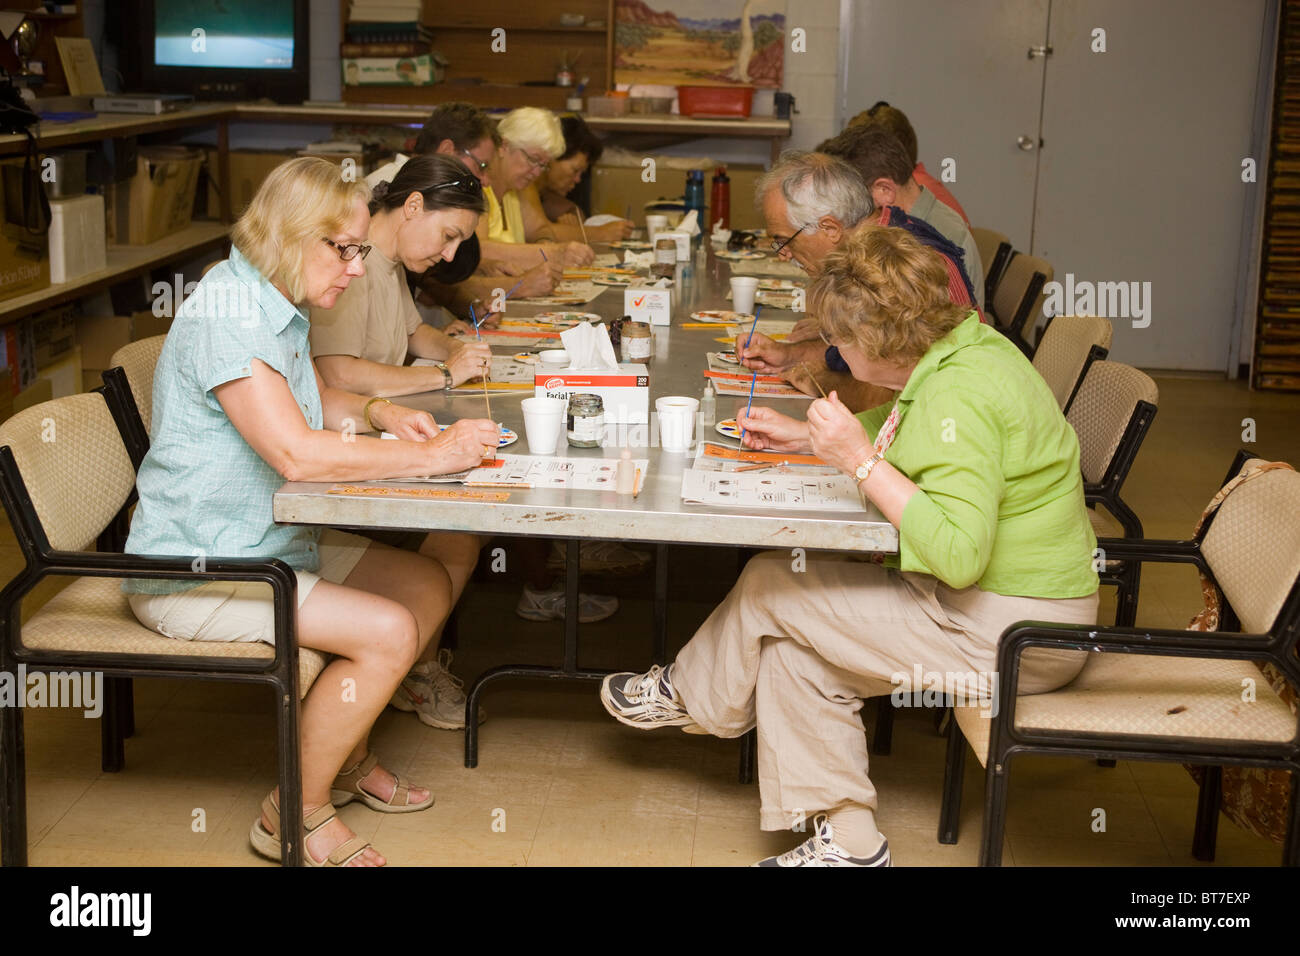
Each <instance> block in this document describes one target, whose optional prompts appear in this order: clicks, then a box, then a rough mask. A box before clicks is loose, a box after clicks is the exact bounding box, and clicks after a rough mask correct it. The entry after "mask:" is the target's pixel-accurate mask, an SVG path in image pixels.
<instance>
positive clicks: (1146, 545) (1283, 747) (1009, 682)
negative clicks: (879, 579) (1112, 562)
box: [939, 451, 1300, 866]
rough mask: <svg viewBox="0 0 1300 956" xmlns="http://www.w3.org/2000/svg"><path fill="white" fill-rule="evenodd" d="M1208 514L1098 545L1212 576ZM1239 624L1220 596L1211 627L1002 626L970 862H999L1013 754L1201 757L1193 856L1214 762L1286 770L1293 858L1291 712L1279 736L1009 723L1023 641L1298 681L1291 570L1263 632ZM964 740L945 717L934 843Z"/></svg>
mask: <svg viewBox="0 0 1300 956" xmlns="http://www.w3.org/2000/svg"><path fill="white" fill-rule="evenodd" d="M1250 457H1254V456H1253V455H1250V454H1249V453H1247V452H1245V451H1243V452H1240V453H1238V455H1237V459H1236V461H1235V462H1234V464H1233V467H1232V468H1231V469H1230V470H1229V472H1228V475H1227V477H1226V478H1225V479H1224V481H1223V484H1227V482H1228V481H1229V480H1230V479H1231V478H1232V477H1233V476H1235V475H1236V474H1237V473H1238V472H1239V471H1240V470H1241V466H1242V465H1243V464H1244V463H1245V461H1246V460H1247V459H1248V458H1250ZM1213 521H1214V516H1211V518H1210V520H1209V521H1207V522H1206V523H1205V526H1204V527H1203V528H1202V529H1201V531H1200V533H1199V534H1198V535H1197V536H1196V537H1195V538H1194V539H1193V540H1190V541H1164V540H1152V541H1129V540H1126V539H1112V540H1111V541H1109V542H1108V544H1109V545H1110V547H1111V548H1113V549H1114V550H1115V552H1116V553H1118V554H1119V555H1121V556H1122V557H1123V558H1124V559H1125V560H1128V561H1133V562H1141V561H1151V562H1159V563H1173V564H1192V565H1195V566H1196V567H1197V568H1198V569H1200V570H1201V571H1202V572H1203V573H1205V574H1206V575H1207V576H1208V577H1210V578H1211V580H1213V575H1212V574H1211V572H1210V569H1209V566H1208V565H1207V564H1206V562H1205V559H1204V557H1203V555H1202V554H1201V544H1202V542H1203V541H1204V539H1205V535H1206V533H1207V532H1208V531H1209V529H1210V527H1211V526H1212V524H1213ZM1239 627H1240V625H1239V624H1238V621H1237V617H1236V615H1235V613H1233V611H1232V609H1231V607H1230V606H1229V605H1228V603H1227V601H1226V600H1225V601H1224V602H1223V609H1222V619H1221V621H1220V630H1217V631H1179V630H1171V629H1164V628H1161V629H1148V630H1140V629H1137V628H1132V627H1119V626H1116V627H1101V626H1098V627H1090V626H1088V625H1064V624H1047V623H1041V622H1033V621H1022V622H1021V623H1019V624H1014V625H1012V626H1011V627H1009V628H1007V630H1006V631H1005V632H1003V634H1002V637H1001V639H1000V641H999V643H998V673H999V674H1000V675H1002V680H1001V681H999V687H998V709H997V711H996V712H995V714H994V715H993V716H992V718H991V720H992V725H991V727H990V737H989V753H988V759H987V763H986V765H985V766H986V768H987V769H986V771H985V798H984V833H983V842H982V845H981V847H980V865H981V866H1000V865H1001V862H1002V845H1003V838H1004V835H1005V829H1006V811H1007V806H1006V805H1007V786H1008V782H1009V779H1008V778H1009V774H1010V760H1011V758H1012V757H1013V756H1016V755H1018V754H1022V753H1045V754H1057V755H1060V756H1073V757H1093V758H1097V759H1099V760H1102V759H1105V760H1118V759H1121V758H1122V759H1130V760H1153V761H1157V760H1158V761H1168V762H1177V763H1189V764H1194V765H1197V764H1199V765H1204V766H1205V769H1206V772H1205V775H1204V776H1203V778H1202V780H1201V783H1200V787H1199V791H1198V798H1197V807H1196V829H1195V836H1194V838H1193V843H1192V854H1193V856H1194V857H1195V858H1196V859H1198V860H1203V861H1211V860H1213V859H1214V847H1215V839H1216V836H1217V833H1218V819H1219V801H1220V796H1221V783H1222V768H1223V767H1224V766H1244V767H1262V768H1266V769H1271V770H1285V771H1287V772H1289V773H1290V774H1291V805H1290V812H1289V816H1290V821H1289V825H1288V828H1287V836H1286V841H1285V844H1284V846H1283V851H1282V864H1283V865H1284V866H1300V718H1297V728H1296V734H1295V736H1293V737H1292V738H1291V740H1290V741H1287V742H1285V743H1280V744H1279V743H1262V742H1244V743H1243V742H1241V741H1234V740H1228V741H1224V740H1214V739H1205V738H1184V737H1160V736H1138V735H1132V736H1120V737H1112V736H1107V735H1103V734H1092V733H1087V732H1083V731H1044V730H1035V729H1028V728H1018V727H1016V725H1015V707H1016V693H1015V688H1016V685H1017V683H1018V681H1019V677H1020V655H1021V653H1022V652H1023V651H1024V650H1026V649H1027V648H1031V647H1045V648H1058V649H1068V650H1079V651H1093V652H1097V651H1100V652H1102V653H1119V654H1151V653H1155V654H1159V655H1162V656H1169V657H1185V658H1213V659H1222V660H1240V661H1247V660H1250V661H1258V662H1268V663H1272V664H1273V665H1274V666H1276V667H1277V668H1278V669H1279V670H1280V671H1281V672H1282V673H1283V674H1284V675H1285V676H1286V678H1287V679H1288V680H1289V681H1290V682H1291V684H1292V685H1293V686H1300V663H1297V657H1296V645H1297V641H1298V640H1300V577H1297V579H1296V581H1295V582H1293V583H1292V585H1291V590H1290V592H1289V593H1288V594H1287V597H1286V599H1285V600H1284V601H1283V603H1282V608H1281V610H1280V611H1279V612H1278V616H1277V619H1276V620H1275V621H1274V623H1273V627H1272V628H1271V630H1269V631H1268V632H1267V633H1263V634H1242V633H1240V632H1239ZM967 746H968V745H967V743H966V739H965V735H964V734H963V733H962V731H961V728H960V727H958V726H957V722H956V721H955V720H954V721H953V722H952V724H951V726H950V727H949V732H948V750H947V763H946V766H945V769H944V785H943V806H942V809H941V811H940V817H939V842H940V843H946V844H952V843H956V842H957V831H958V820H959V817H960V815H961V799H962V779H963V774H964V771H965V762H966V750H967Z"/></svg>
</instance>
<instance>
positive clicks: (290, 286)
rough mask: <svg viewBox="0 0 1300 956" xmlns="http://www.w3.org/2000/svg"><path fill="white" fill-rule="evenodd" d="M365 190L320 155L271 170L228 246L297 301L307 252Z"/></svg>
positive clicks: (341, 219)
mask: <svg viewBox="0 0 1300 956" xmlns="http://www.w3.org/2000/svg"><path fill="white" fill-rule="evenodd" d="M369 198H370V187H368V186H367V185H366V184H365V183H364V182H362V181H361V180H356V181H353V182H349V181H348V180H347V179H345V178H344V176H343V172H342V170H341V169H340V167H339V166H338V165H337V164H335V163H331V162H330V161H329V160H327V159H322V158H320V157H319V156H300V157H298V158H297V159H291V160H289V161H288V162H285V163H281V164H280V165H279V166H277V167H275V169H273V170H271V175H269V176H267V177H266V180H265V181H264V182H263V183H262V185H261V187H260V188H259V189H258V190H257V194H256V195H255V196H253V201H252V202H251V203H249V204H248V208H247V209H245V210H244V214H243V215H242V216H240V217H239V221H238V222H236V223H235V225H234V228H233V229H231V231H230V242H231V244H232V245H233V246H234V247H235V248H236V249H238V250H239V251H240V253H241V254H242V255H243V256H244V258H245V259H247V260H248V261H249V262H250V263H251V264H252V266H253V268H255V269H256V270H257V271H258V272H260V273H262V275H263V276H265V277H266V279H267V280H268V281H269V282H272V283H274V284H278V285H280V286H282V287H283V288H284V289H285V290H286V291H288V293H289V300H290V301H291V302H294V303H298V302H301V301H302V300H303V297H304V296H305V295H306V294H307V293H306V282H305V277H304V276H303V268H304V262H305V259H306V255H307V250H308V249H309V248H311V244H312V243H317V242H320V241H321V239H323V238H325V237H327V236H328V235H329V234H330V233H334V232H338V231H339V230H340V229H342V228H343V226H344V225H345V224H346V223H347V221H348V219H350V218H351V217H352V213H353V211H354V210H355V208H356V203H357V201H358V200H360V201H361V203H362V204H363V205H364V204H365V202H366V201H367V200H368V199H369Z"/></svg>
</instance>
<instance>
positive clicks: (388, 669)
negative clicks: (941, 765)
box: [126, 158, 497, 866]
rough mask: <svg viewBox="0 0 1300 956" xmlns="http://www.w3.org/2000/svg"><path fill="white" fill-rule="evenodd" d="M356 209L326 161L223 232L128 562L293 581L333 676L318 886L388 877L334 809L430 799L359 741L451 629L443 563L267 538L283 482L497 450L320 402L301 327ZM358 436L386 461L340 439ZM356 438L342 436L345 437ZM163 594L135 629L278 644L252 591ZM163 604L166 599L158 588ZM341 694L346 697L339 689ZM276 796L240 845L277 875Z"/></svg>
mask: <svg viewBox="0 0 1300 956" xmlns="http://www.w3.org/2000/svg"><path fill="white" fill-rule="evenodd" d="M368 198H369V190H368V189H367V188H366V187H365V186H364V185H363V184H359V183H349V182H345V181H344V180H343V179H342V178H341V177H340V175H339V171H338V167H337V166H335V165H333V164H331V163H329V162H328V161H326V160H323V159H320V158H301V159H294V160H290V161H289V162H287V163H285V164H284V165H282V166H280V167H279V168H277V169H276V170H275V171H273V172H272V173H271V175H270V176H269V177H268V178H267V180H266V182H265V183H263V185H262V187H261V189H260V190H259V191H258V193H257V195H256V196H255V197H254V198H253V202H252V203H251V205H250V206H249V207H248V210H247V211H246V212H245V213H244V215H243V216H242V217H241V218H240V220H239V222H238V223H237V224H236V225H235V227H234V230H233V232H232V236H231V238H232V242H233V246H234V247H233V248H232V249H231V253H230V258H229V259H228V260H226V261H225V262H223V263H220V264H218V265H217V266H216V268H214V269H212V270H211V271H210V272H209V273H208V274H207V275H206V276H205V277H204V278H203V280H202V281H201V282H200V283H199V285H198V287H197V288H196V289H195V291H194V294H193V295H192V296H191V298H190V299H188V300H187V301H186V303H185V306H184V307H183V308H182V309H181V310H180V312H179V314H178V315H177V318H176V321H175V323H174V324H173V326H172V330H171V332H170V333H169V334H168V337H167V343H166V345H165V346H164V347H163V351H162V355H161V356H160V358H159V360H158V367H157V370H156V372H155V376H154V408H153V433H152V435H151V436H150V438H151V446H150V450H149V453H148V454H147V455H146V456H145V460H144V462H143V464H142V465H141V467H140V474H139V477H138V481H137V486H138V490H139V495H140V503H139V506H138V507H137V509H136V512H135V516H134V518H133V521H132V526H131V534H130V537H129V539H128V541H127V551H128V552H131V553H135V554H157V555H177V554H187V555H188V554H192V555H196V556H206V555H215V556H221V557H253V558H263V559H265V558H280V559H282V560H284V561H285V562H286V563H288V564H289V566H290V567H292V568H293V569H294V571H295V572H296V574H297V578H298V609H297V637H298V642H299V644H300V645H301V646H303V647H311V648H314V649H316V650H319V651H323V652H325V653H326V654H329V655H332V659H331V660H330V662H329V664H328V665H327V666H326V667H325V669H324V670H323V671H322V672H321V674H320V676H319V677H318V678H317V679H316V681H315V683H314V684H313V685H312V688H311V691H310V692H309V693H308V694H307V697H306V699H305V700H304V701H303V705H302V722H301V742H302V793H303V810H304V815H305V821H304V825H305V828H306V832H307V839H306V846H305V849H306V854H305V856H306V857H307V860H308V862H309V863H311V864H312V865H315V866H331V865H332V866H382V865H383V864H384V863H385V862H386V861H385V859H384V857H383V856H382V855H381V854H380V853H379V852H378V851H376V850H375V849H374V848H373V847H371V846H370V845H369V844H368V843H366V842H365V841H363V840H361V839H360V838H358V837H356V836H355V834H353V833H352V832H351V831H350V830H349V829H348V827H347V826H346V825H345V824H344V823H343V822H342V821H341V820H339V819H338V818H337V817H336V816H335V814H334V812H333V806H332V805H331V804H332V802H336V803H338V804H340V805H341V804H342V803H346V802H350V801H351V800H353V799H360V800H362V801H363V802H365V803H366V804H367V805H368V806H370V807H371V808H372V809H376V810H379V811H381V812H389V813H404V812H410V811H413V810H422V809H425V808H426V807H428V806H431V805H432V803H433V796H432V795H431V794H430V793H429V791H428V790H426V789H423V788H420V787H415V786H412V785H410V784H408V783H406V782H405V781H403V780H401V778H400V777H397V776H396V775H394V774H392V773H390V772H389V771H387V770H384V769H383V768H382V767H381V766H379V764H378V761H377V759H376V758H375V757H374V756H373V755H372V754H370V752H369V748H368V742H367V738H368V735H369V732H370V727H371V725H372V724H373V723H374V720H375V718H376V717H377V716H378V715H379V713H380V711H382V710H383V708H384V705H385V704H387V703H388V699H389V697H390V696H391V695H392V693H393V691H394V689H395V688H396V687H397V685H398V682H399V681H400V680H401V679H402V677H403V675H405V674H406V672H407V671H408V670H409V669H410V667H411V665H412V664H413V663H414V661H415V660H416V658H417V657H418V656H419V654H420V652H421V650H422V649H423V648H424V646H425V645H426V644H427V643H428V641H429V639H430V636H431V635H432V634H433V633H434V631H435V630H436V629H437V628H439V627H440V626H441V625H442V623H443V622H444V620H445V619H446V617H447V614H448V613H449V611H450V583H449V581H448V578H447V574H446V571H445V570H444V569H443V568H442V566H441V565H439V564H438V563H437V562H435V561H432V560H430V559H428V558H425V557H423V556H421V555H418V554H412V553H410V552H405V551H400V550H397V549H394V548H389V547H385V546H384V545H380V544H377V543H375V542H372V541H369V540H368V539H365V538H361V537H359V536H357V535H351V534H345V533H343V532H339V531H333V530H327V531H325V532H324V533H321V531H320V530H319V529H316V528H309V527H301V526H288V525H277V524H276V523H275V522H274V521H273V519H272V517H271V498H272V495H273V494H274V492H275V491H276V489H277V488H278V487H279V486H280V485H281V484H282V483H283V482H284V481H286V480H289V481H365V480H369V479H375V478H400V477H413V476H418V475H428V474H441V473H447V472H453V471H459V470H461V469H464V468H467V467H470V466H471V465H473V464H476V463H477V462H478V461H479V460H480V459H481V458H482V457H483V455H484V453H486V452H494V451H495V449H496V440H497V426H496V425H494V424H492V423H491V422H485V421H461V422H457V423H455V424H454V425H452V426H451V427H450V428H448V429H447V430H446V431H444V432H442V433H441V434H439V432H438V428H437V425H436V424H435V422H434V420H433V418H432V417H431V416H430V415H429V414H428V413H427V412H421V411H416V410H415V409H410V408H403V407H401V406H399V405H394V404H392V403H390V402H388V401H387V400H386V399H382V400H378V401H375V400H372V399H367V397H366V396H363V395H354V394H351V393H348V392H344V391H342V390H340V389H335V388H327V387H325V385H324V384H323V383H322V382H321V381H320V379H319V377H318V376H317V375H316V372H315V369H314V367H313V365H312V361H311V355H310V353H309V351H308V344H307V343H308V321H307V315H306V312H305V308H306V307H309V306H319V307H323V308H328V307H329V306H331V305H333V303H334V301H335V300H336V299H337V298H338V296H339V294H340V293H341V292H342V291H343V290H344V289H345V288H346V287H347V285H348V283H349V282H350V281H351V280H352V279H353V278H354V277H356V276H359V275H362V274H363V273H364V269H365V267H364V265H363V260H364V258H365V254H366V252H367V251H368V248H367V247H366V245H365V239H366V235H367V232H368V229H369V224H370V216H369V213H368V212H367V210H366V200H367V199H368ZM362 422H366V423H367V424H370V425H373V426H374V427H376V428H380V429H384V430H386V431H389V432H391V433H393V434H394V435H396V436H397V437H398V438H399V439H403V440H400V441H379V440H378V439H375V438H369V437H365V436H360V435H355V434H348V432H352V431H362V430H363V429H364V426H363V425H362V424H361V423H362ZM349 423H350V424H349ZM161 584H163V582H157V581H135V582H130V583H129V584H128V586H127V588H126V590H127V591H128V592H130V593H129V594H128V598H129V600H130V602H131V606H132V609H133V610H134V612H135V614H136V616H137V617H138V618H139V619H140V620H141V622H142V623H144V624H145V625H146V626H148V627H151V628H154V629H155V630H157V631H158V632H159V633H162V634H165V635H167V636H169V637H174V638H177V639H181V640H208V641H265V642H268V643H273V642H274V633H273V632H274V627H273V620H272V604H271V599H270V595H269V592H268V589H267V588H266V586H265V585H263V584H255V583H247V584H245V583H238V584H232V583H230V582H207V583H202V582H195V584H193V585H187V584H182V585H181V586H180V589H178V590H168V589H166V588H164V587H160V585H161ZM172 584H173V586H174V584H175V583H174V582H172ZM343 687H347V688H351V689H352V693H351V694H343V693H341V692H340V688H343ZM279 806H280V804H279V795H278V791H274V790H273V791H272V792H271V794H270V795H269V796H268V797H267V798H266V799H265V800H264V801H263V803H262V811H263V812H262V816H261V817H260V818H259V819H258V820H257V821H256V822H255V823H254V824H253V828H252V831H251V833H250V840H251V842H252V844H253V846H254V848H255V849H256V850H257V851H258V852H259V853H262V854H263V855H265V856H269V857H271V858H274V859H278V858H279V856H280V842H281V841H280V833H281V829H282V825H281V821H280V818H279Z"/></svg>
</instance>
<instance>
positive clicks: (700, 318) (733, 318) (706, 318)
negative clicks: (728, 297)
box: [691, 309, 754, 325]
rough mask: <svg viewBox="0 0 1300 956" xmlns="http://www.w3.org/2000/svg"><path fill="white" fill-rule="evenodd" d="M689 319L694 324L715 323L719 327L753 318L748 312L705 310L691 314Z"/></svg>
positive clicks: (748, 320)
mask: <svg viewBox="0 0 1300 956" xmlns="http://www.w3.org/2000/svg"><path fill="white" fill-rule="evenodd" d="M691 318H692V319H694V320H695V321H696V322H717V323H718V324H719V325H734V324H737V323H744V322H750V321H752V320H753V318H754V316H753V314H752V313H748V312H728V311H726V310H725V309H705V310H704V311H702V312H692V313H691Z"/></svg>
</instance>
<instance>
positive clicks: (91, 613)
mask: <svg viewBox="0 0 1300 956" xmlns="http://www.w3.org/2000/svg"><path fill="white" fill-rule="evenodd" d="M22 643H23V646H24V647H30V648H33V649H37V648H39V649H42V650H60V651H93V652H98V653H110V654H165V655H167V656H168V657H227V658H229V657H242V658H250V657H254V658H263V659H270V658H272V657H274V656H275V649H274V648H273V647H271V645H270V644H263V643H261V642H260V641H259V642H256V643H235V642H230V643H220V642H213V641H181V640H177V639H175V638H171V637H163V636H162V635H161V634H159V633H157V632H156V631H151V630H150V629H149V628H147V627H145V626H144V625H143V624H141V623H140V622H139V621H138V620H136V616H135V614H134V613H133V612H132V611H131V605H130V604H129V603H128V602H127V599H126V595H125V594H123V593H122V580H121V578H78V579H77V580H76V581H73V582H72V584H70V585H68V586H67V587H66V588H64V589H63V590H62V591H60V592H59V593H58V594H56V595H55V596H54V597H53V598H51V599H50V601H49V603H47V604H46V605H45V606H44V607H42V608H41V609H40V610H39V611H37V612H36V613H35V614H33V615H32V618H31V620H30V621H28V622H27V623H26V624H24V625H23V630H22ZM328 661H329V656H328V655H326V654H322V653H321V652H320V651H316V650H312V649H311V648H309V647H300V648H299V649H298V693H299V696H306V694H307V691H308V690H309V689H310V688H311V685H312V682H313V681H315V680H316V678H317V677H318V676H319V675H320V672H321V671H322V670H324V669H325V664H326V663H327V662H328Z"/></svg>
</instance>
